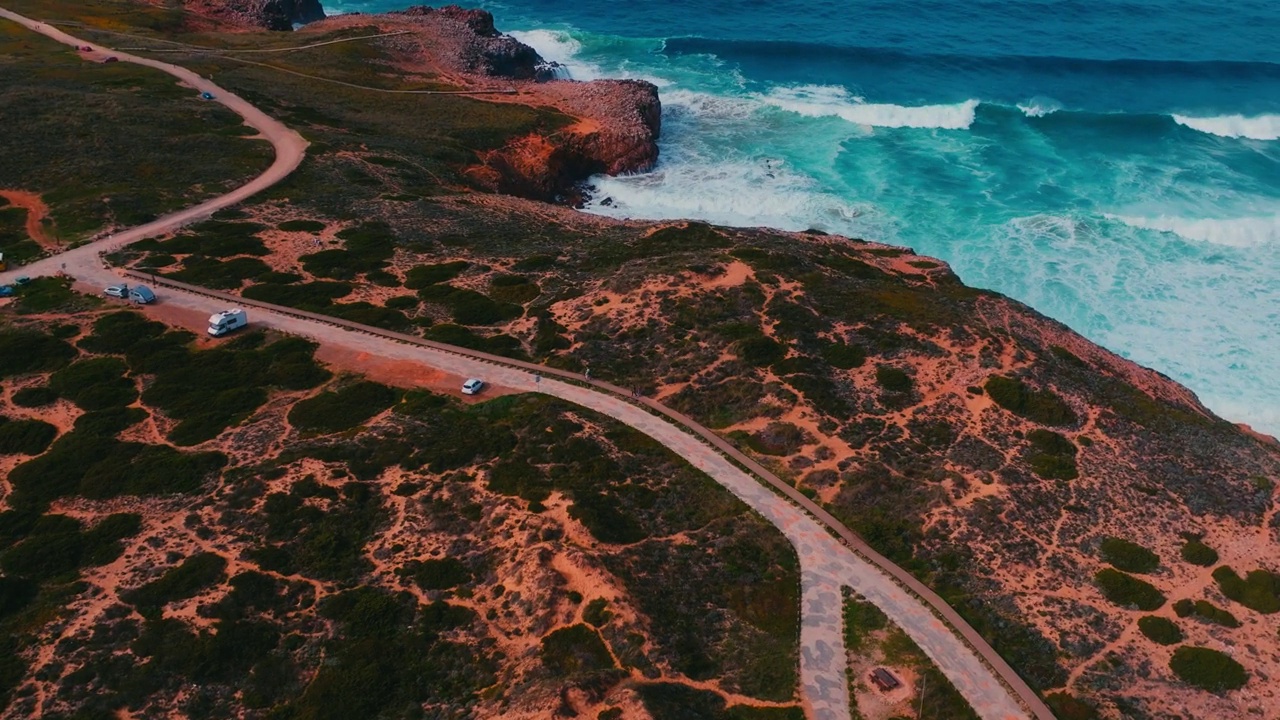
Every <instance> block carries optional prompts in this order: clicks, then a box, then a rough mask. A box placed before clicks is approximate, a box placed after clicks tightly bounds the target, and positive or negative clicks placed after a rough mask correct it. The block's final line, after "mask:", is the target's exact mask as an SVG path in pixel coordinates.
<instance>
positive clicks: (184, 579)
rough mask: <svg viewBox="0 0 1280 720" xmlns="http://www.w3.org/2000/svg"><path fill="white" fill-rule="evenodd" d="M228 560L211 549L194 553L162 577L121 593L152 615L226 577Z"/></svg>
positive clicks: (140, 610)
mask: <svg viewBox="0 0 1280 720" xmlns="http://www.w3.org/2000/svg"><path fill="white" fill-rule="evenodd" d="M226 569H227V561H226V558H223V557H222V556H221V555H218V554H216V553H211V552H205V553H200V554H198V555H193V556H191V557H189V558H187V559H186V560H184V561H183V562H182V564H181V565H178V566H176V567H172V568H170V569H169V570H167V571H166V572H165V574H164V575H161V576H160V577H159V578H157V579H155V580H152V581H151V582H149V583H147V584H146V585H143V586H141V587H139V588H136V589H134V590H128V591H125V592H123V593H121V594H120V598H121V599H122V600H124V601H125V602H127V603H129V604H130V605H133V606H134V607H136V608H138V612H140V613H142V614H143V615H152V614H154V613H157V612H159V611H160V609H161V608H163V607H164V606H165V605H168V604H169V603H171V602H175V601H177V600H185V599H187V598H189V597H193V596H194V595H196V594H197V593H199V592H200V591H201V590H204V589H205V588H207V587H209V586H210V585H214V584H216V583H220V582H222V581H223V580H225V579H226V577H227V575H226Z"/></svg>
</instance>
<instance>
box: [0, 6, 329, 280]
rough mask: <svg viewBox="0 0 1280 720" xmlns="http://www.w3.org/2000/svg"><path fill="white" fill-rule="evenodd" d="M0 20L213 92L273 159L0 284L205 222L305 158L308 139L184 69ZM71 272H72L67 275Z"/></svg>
mask: <svg viewBox="0 0 1280 720" xmlns="http://www.w3.org/2000/svg"><path fill="white" fill-rule="evenodd" d="M0 18H4V19H6V20H12V21H13V22H16V23H18V24H20V25H22V26H24V27H26V28H27V29H29V30H34V31H35V32H38V33H40V34H41V35H44V36H46V37H49V38H51V39H53V40H57V41H58V42H60V43H63V44H66V45H70V46H72V47H89V48H92V51H91V53H89V54H91V55H92V56H95V57H103V56H106V55H111V56H114V57H116V58H119V59H120V60H121V61H124V62H131V63H136V64H138V65H143V66H146V67H149V68H155V69H156V70H160V71H163V72H166V73H168V74H170V75H172V76H174V77H176V78H177V79H178V80H180V81H181V82H182V84H183V85H186V86H188V87H190V88H192V89H193V101H194V95H195V94H198V93H202V92H208V93H212V94H213V96H214V98H215V99H214V102H219V103H221V104H223V105H225V106H226V107H227V108H228V109H230V110H231V111H233V112H235V113H236V114H237V115H239V116H240V117H242V118H244V122H245V124H246V125H248V126H249V127H252V128H253V129H255V130H257V131H258V132H259V133H260V135H261V137H262V138H263V139H265V140H267V141H268V142H270V143H271V145H272V146H273V147H274V148H275V153H276V158H275V161H274V162H272V163H271V167H269V168H267V169H266V171H264V172H263V173H262V174H261V175H259V176H258V177H256V178H254V179H253V180H250V181H249V182H248V183H246V184H244V185H241V186H240V187H238V188H236V189H235V190H232V191H231V192H229V193H227V194H226V195H221V196H219V197H216V198H213V199H211V200H207V201H205V202H202V203H200V204H199V205H195V206H192V207H189V208H186V209H183V210H179V211H177V212H174V213H170V214H169V215H165V216H164V217H161V218H159V219H157V220H153V221H152V222H149V223H147V224H146V225H141V226H139V227H136V228H133V229H130V230H125V231H123V232H119V233H116V234H115V235H111V236H108V237H107V238H105V239H103V240H99V241H98V242H94V243H88V244H86V245H82V246H80V247H78V248H76V249H74V250H68V251H67V252H65V253H62V254H60V255H55V256H53V257H50V258H45V259H44V260H39V261H37V262H34V263H32V264H30V265H25V266H23V267H21V268H17V269H14V270H11V271H10V272H7V273H3V274H0V283H7V282H10V281H12V280H13V278H15V277H17V276H19V275H28V276H32V277H34V276H37V275H53V274H56V273H57V272H58V270H60V269H61V268H62V267H64V266H65V267H66V269H67V272H68V273H72V270H71V268H72V267H75V266H81V265H85V264H92V265H98V253H105V252H111V251H113V250H116V249H118V248H120V247H123V246H124V245H128V244H129V243H132V242H137V241H138V240H141V239H143V238H147V237H154V236H156V235H163V234H165V233H168V232H172V231H174V230H177V229H178V228H180V227H183V226H184V225H189V224H191V223H194V222H197V221H200V220H204V219H206V218H208V217H209V216H210V215H212V214H213V213H215V212H217V211H218V210H221V209H223V208H226V207H231V206H232V205H235V204H237V203H240V202H242V201H244V200H246V199H248V198H249V197H250V196H252V195H254V194H255V193H259V192H262V191H263V190H266V189H267V188H269V187H271V186H272V185H275V184H276V183H278V182H280V181H281V180H283V179H284V178H286V177H287V176H288V175H289V173H291V172H293V171H294V169H296V168H297V167H298V165H299V164H301V163H302V159H303V158H304V157H306V150H307V141H306V140H304V139H303V137H302V136H301V135H299V134H298V133H296V132H294V131H293V130H291V129H289V128H288V127H286V126H285V125H284V124H283V123H281V122H279V121H277V120H276V119H274V118H272V117H270V116H269V115H267V114H266V113H264V112H262V111H261V110H259V109H257V108H256V107H254V106H252V105H250V104H249V103H248V102H246V101H245V100H243V99H242V98H240V97H238V96H236V95H233V94H232V93H230V92H228V91H226V90H224V89H222V88H221V87H218V86H217V85H214V84H213V83H212V82H210V81H208V80H206V79H204V78H202V77H200V76H199V75H197V74H195V73H194V72H191V71H190V70H187V69H186V68H182V67H178V66H177V65H171V64H169V63H164V62H160V61H158V60H151V59H149V58H144V57H138V56H136V55H130V54H128V53H123V52H116V51H114V50H111V49H110V48H104V47H102V46H100V45H95V44H94V43H90V42H85V41H84V40H80V39H78V38H74V37H72V36H70V35H68V34H66V33H64V32H62V31H61V30H59V29H57V28H55V27H53V26H52V25H49V24H48V23H42V22H39V21H36V20H31V19H29V18H25V17H23V16H21V15H18V14H15V13H13V12H10V11H8V10H5V9H3V8H0ZM72 274H74V273H72Z"/></svg>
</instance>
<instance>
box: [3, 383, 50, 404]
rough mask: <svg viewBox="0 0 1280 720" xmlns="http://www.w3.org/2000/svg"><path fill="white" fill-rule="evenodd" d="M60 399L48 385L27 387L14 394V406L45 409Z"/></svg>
mask: <svg viewBox="0 0 1280 720" xmlns="http://www.w3.org/2000/svg"><path fill="white" fill-rule="evenodd" d="M57 399H58V393H56V392H54V391H53V389H52V388H50V387H49V386H47V385H39V386H36V387H25V388H22V389H21V390H18V391H17V392H15V393H14V394H13V404H14V405H17V406H18V407H26V408H33V407H44V406H45V405H49V404H51V403H52V402H53V401H55V400H57Z"/></svg>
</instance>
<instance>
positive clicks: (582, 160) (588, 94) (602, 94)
mask: <svg viewBox="0 0 1280 720" xmlns="http://www.w3.org/2000/svg"><path fill="white" fill-rule="evenodd" d="M370 25H374V26H376V27H378V29H380V30H382V31H383V32H388V33H391V32H399V33H402V34H400V35H395V36H393V37H388V38H385V39H383V40H382V41H381V42H383V43H384V47H387V48H389V49H390V50H391V51H392V53H393V54H394V55H395V56H396V57H397V58H399V59H400V62H401V66H402V68H403V69H404V70H407V71H413V72H419V73H422V72H426V73H430V74H431V75H434V76H437V77H440V78H442V79H444V80H446V81H447V82H448V83H449V84H450V85H453V86H457V87H464V88H468V89H476V90H484V91H500V92H506V91H509V92H510V94H508V95H496V94H495V95H491V96H489V97H490V98H491V99H493V100H495V101H506V102H517V103H520V104H523V105H531V106H550V107H554V108H556V109H557V110H559V111H560V112H562V113H564V114H565V115H568V116H570V118H571V119H572V120H573V121H574V122H569V123H567V124H566V125H565V126H563V127H561V128H557V129H548V130H546V131H539V132H537V133H534V134H529V135H524V136H521V137H517V138H514V139H512V140H511V141H510V142H509V143H508V144H507V145H506V146H505V147H503V148H501V149H500V150H497V151H494V152H489V153H485V154H484V155H483V156H481V157H479V158H477V164H476V165H475V166H474V167H473V168H471V170H470V172H469V175H470V176H471V178H472V179H473V181H475V182H476V183H478V184H479V185H480V186H481V187H483V188H484V189H488V190H492V191H496V192H502V193H506V194H510V195H517V196H520V197H525V198H529V199H533V200H543V201H551V202H565V203H569V204H573V203H574V202H575V200H576V199H577V197H578V193H577V192H576V190H575V187H576V186H577V185H578V183H580V182H581V181H583V180H585V179H586V178H588V177H590V176H591V175H595V174H598V173H608V174H611V175H617V174H621V173H628V172H642V171H645V170H648V169H650V168H652V167H653V165H654V163H656V162H657V159H658V142H657V141H658V135H659V133H660V132H661V129H662V104H661V102H660V100H659V99H658V89H657V88H656V87H655V86H654V85H653V84H652V83H648V82H645V81H642V80H594V81H591V82H577V81H573V80H567V79H557V78H556V77H555V76H556V75H557V74H559V73H557V72H556V70H557V68H556V67H555V66H554V64H552V63H548V62H547V61H546V60H544V59H543V58H542V57H541V56H540V55H538V53H537V51H536V50H534V49H533V48H531V47H529V46H528V45H525V44H524V43H521V42H520V41H519V40H516V39H515V38H513V37H510V36H507V35H503V34H501V33H500V32H498V30H497V29H496V28H495V26H494V22H493V16H492V15H491V14H489V13H488V12H485V11H483V10H467V9H463V8H460V7H457V6H452V5H451V6H446V7H441V8H431V7H426V6H417V7H412V8H409V9H408V10H405V11H402V12H396V13H388V14H386V15H363V16H339V17H334V18H330V19H329V20H326V21H325V22H323V23H318V24H317V25H315V26H314V27H313V28H311V30H313V31H317V32H322V31H325V30H330V29H333V28H336V27H357V26H360V27H368V26H370Z"/></svg>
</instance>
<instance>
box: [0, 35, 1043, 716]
mask: <svg viewBox="0 0 1280 720" xmlns="http://www.w3.org/2000/svg"><path fill="white" fill-rule="evenodd" d="M0 17H4V18H8V19H10V20H14V21H15V22H19V23H21V24H23V25H24V26H26V27H28V28H30V29H32V30H35V31H37V32H40V33H42V34H45V35H47V36H49V37H52V38H54V39H56V40H60V41H61V42H64V43H67V44H69V45H77V46H82V45H85V44H86V43H84V42H82V41H79V40H76V39H75V38H72V37H70V36H68V35H66V34H65V33H62V32H61V31H59V30H57V29H55V28H52V27H50V26H49V25H47V24H44V23H39V22H35V21H32V20H28V19H26V18H22V17H20V16H17V15H14V14H13V13H10V12H8V11H5V10H0ZM96 50H97V51H99V52H108V51H107V50H106V49H104V48H96ZM114 54H115V55H116V56H117V57H119V58H120V59H121V60H124V61H128V62H137V63H139V64H142V65H146V66H148V67H155V68H158V69H161V70H164V71H165V72H168V73H170V74H172V75H175V76H177V77H179V78H180V79H182V80H183V81H184V82H186V83H187V84H189V85H191V86H192V87H195V88H196V89H197V90H199V91H208V92H212V93H214V94H215V95H216V97H217V98H218V101H219V102H222V103H223V104H224V105H226V106H227V107H229V108H231V109H232V110H234V111H236V112H237V113H239V114H240V115H241V116H243V117H244V118H245V121H246V122H247V123H248V124H249V125H251V126H252V127H254V128H257V129H258V130H259V131H260V132H261V133H262V134H263V136H265V137H266V138H267V139H268V140H270V141H271V143H272V144H273V145H274V146H275V148H276V162H275V163H274V164H273V165H272V166H271V168H269V169H268V170H267V171H266V172H265V173H263V174H262V175H261V176H259V177H258V178H255V179H254V180H253V181H251V182H250V183H249V184H248V185H245V186H243V187H241V188H239V189H237V190H235V191H232V192H231V193H228V194H227V195H223V196H222V197H219V198H216V199H213V200H210V201H208V202H205V203H202V204H200V205H197V206H195V207H193V208H189V209H187V210H183V211H180V212H177V213H173V214H171V215H168V216H166V217H164V218H161V219H159V220H157V221H155V222H152V223H148V224H147V225H144V226H141V227H138V228H134V229H132V230H127V231H124V232H121V233H118V234H116V235H114V236H112V237H109V238H107V239H106V240H104V241H101V242H98V243H94V244H92V245H88V246H85V247H82V248H78V249H76V250H72V251H69V252H66V253H63V254H61V255H58V256H55V257H53V258H50V259H48V260H45V261H40V262H37V263H34V264H32V265H28V266H26V267H24V268H22V271H21V272H20V273H15V272H11V273H6V274H4V275H0V282H3V281H4V280H5V279H6V276H13V275H17V274H27V275H37V274H54V273H56V272H58V271H59V270H62V271H63V272H65V273H67V274H68V275H71V276H73V277H75V278H76V279H77V280H78V281H80V282H81V283H85V284H87V285H88V286H89V287H103V286H105V285H109V284H113V283H115V282H118V281H119V276H118V275H117V273H116V272H114V271H113V270H111V269H110V268H108V267H106V266H104V265H103V263H102V262H101V261H100V260H99V258H98V253H99V252H104V251H110V250H114V249H116V248H118V247H121V246H123V245H126V244H128V243H131V242H135V241H137V240H141V239H143V238H146V237H151V236H155V235H160V234H164V233H166V232H170V231H172V230H174V229H176V228H178V227H181V226H182V225H184V224H187V223H190V222H193V221H195V220H199V219H202V218H204V217H207V216H208V215H209V214H211V213H212V212H213V211H215V210H218V209H220V208H224V207H228V206H230V205H233V204H235V203H238V202H240V201H241V200H243V199H245V198H247V197H249V196H250V195H252V194H253V193H255V192H258V191H260V190H262V189H265V188H266V187H269V186H270V185H271V184H273V183H275V182H277V181H278V180H280V179H282V178H283V177H285V176H286V175H288V173H289V172H290V171H292V170H293V169H294V168H295V167H297V165H298V163H300V162H301V160H302V157H303V154H304V150H305V148H306V141H305V140H303V139H302V138H301V136H299V135H298V134H297V133H295V132H293V131H291V130H289V129H288V128H286V127H285V126H283V125H281V124H280V123H278V122H276V121H275V120H273V119H271V118H269V117H267V116H266V115H264V114H263V113H261V112H260V111H258V110H257V109H255V108H253V107H252V106H250V105H249V104H248V103H246V102H244V101H243V100H241V99H240V98H238V97H236V96H234V95H231V94H230V93H228V92H226V91H225V90H222V89H221V88H218V87H217V86H214V85H213V84H212V83H209V82H208V81H205V80H203V79H202V78H199V77H198V76H196V75H195V74H194V73H191V72H189V71H187V70H184V69H182V68H178V67H175V66H173V65H168V64H166V63H160V62H156V61H154V60H148V59H145V58H137V57H134V56H131V55H127V54H124V53H114ZM202 292H204V291H202ZM228 302H240V300H239V299H235V298H227V299H213V298H211V297H209V296H208V294H207V293H205V294H195V293H194V292H180V291H178V290H176V289H169V288H166V289H165V290H163V291H162V293H161V298H160V300H159V302H158V303H157V304H156V305H154V306H147V307H146V309H147V310H149V311H151V312H154V313H156V314H163V315H165V316H167V317H171V318H185V319H186V323H187V324H188V327H191V328H192V329H193V330H195V331H196V332H198V333H202V332H203V327H201V324H202V323H201V320H202V319H203V318H205V317H207V316H208V315H209V314H211V313H212V312H214V311H216V310H218V309H221V307H224V306H225V304H226V303H228ZM244 304H245V305H246V306H248V307H250V308H251V310H250V320H251V322H252V323H253V324H254V325H257V326H260V327H268V328H272V329H275V330H278V331H280V332H285V333H290V334H294V335H299V336H302V337H307V338H310V339H313V340H315V341H317V342H319V343H320V344H321V345H322V346H323V347H324V348H326V352H334V353H338V354H343V355H347V356H348V357H350V354H354V355H355V357H368V358H375V357H376V358H379V359H380V360H379V363H380V364H383V366H384V367H386V368H388V369H390V368H395V372H396V373H400V372H404V369H405V368H407V367H410V366H417V367H420V368H423V370H424V380H425V383H424V384H428V385H429V384H431V380H430V379H428V378H437V377H439V374H443V375H445V376H452V377H454V378H460V377H482V378H484V379H486V380H487V381H488V382H489V383H491V384H493V385H496V386H498V387H501V388H503V389H505V390H510V391H515V392H541V393H546V394H549V395H553V396H555V397H559V398H562V399H564V400H567V401H569V402H572V403H574V404H577V405H581V406H582V407H586V408H590V409H592V410H594V411H596V412H599V413H601V414H604V415H608V416H610V417H612V418H614V419H616V420H618V421H620V422H622V423H624V424H626V425H629V426H631V427H633V428H635V429H637V430H639V431H640V432H643V433H645V434H646V435H648V436H650V437H652V438H654V439H655V440H657V441H658V442H660V443H662V444H663V445H665V446H666V447H668V448H670V449H671V450H672V451H674V452H675V453H677V454H678V455H680V456H681V457H683V458H684V459H685V460H686V461H688V462H689V463H690V464H691V465H693V466H694V467H696V468H697V469H699V470H700V471H702V472H705V473H706V474H707V475H709V476H710V477H712V478H713V479H714V480H716V481H717V482H719V483H720V484H721V485H722V486H724V487H725V488H727V489H728V490H729V491H730V492H732V493H733V494H734V495H736V496H737V497H738V498H740V499H741V500H742V501H743V502H745V503H746V504H747V505H749V506H750V507H751V508H753V509H754V510H755V511H756V512H758V513H759V514H760V515H761V516H762V517H764V518H765V519H766V520H768V521H769V522H770V523H771V524H773V525H774V526H775V527H777V528H778V529H779V530H781V531H782V533H783V534H784V535H785V536H786V537H787V539H788V540H789V541H790V542H791V543H792V545H793V546H794V547H795V548H796V553H797V555H798V557H799V559H800V565H801V590H802V594H801V608H800V610H801V612H800V614H801V630H800V685H801V688H800V689H801V693H800V694H801V699H802V701H803V703H804V706H805V710H806V715H808V717H810V718H812V719H813V720H848V718H849V717H850V712H849V693H848V683H847V680H846V666H847V661H846V656H845V649H844V639H843V628H842V624H843V623H842V612H841V611H842V595H841V587H842V586H849V587H851V588H853V589H854V590H855V591H856V592H857V593H858V594H860V595H862V596H863V597H865V598H867V599H868V600H869V601H870V602H872V603H874V604H875V605H877V606H878V607H880V608H881V609H882V610H883V611H884V612H885V614H886V615H888V617H889V618H890V619H892V620H893V621H894V622H895V623H897V624H898V626H899V627H901V628H902V629H903V630H904V631H905V632H906V633H907V634H908V635H909V636H910V637H911V638H912V639H913V640H915V641H916V643H917V644H918V645H919V646H920V647H921V649H922V650H924V652H925V654H926V655H928V656H929V657H930V659H932V660H933V662H934V663H935V664H936V665H937V666H938V668H939V669H940V670H941V671H942V673H943V674H945V675H946V676H947V677H948V678H949V679H950V680H951V681H952V683H953V684H955V686H956V688H957V689H958V690H959V691H960V693H961V694H963V695H964V697H965V698H966V699H967V700H968V701H969V702H970V704H971V705H972V706H973V708H974V710H975V711H976V712H977V713H978V715H979V716H981V717H982V718H984V719H986V720H1009V719H1012V718H1029V717H1036V718H1040V719H1042V720H1052V718H1053V715H1052V713H1050V712H1049V710H1048V708H1047V707H1046V706H1045V705H1044V703H1043V702H1041V701H1040V700H1039V698H1038V697H1037V696H1036V694H1035V693H1034V692H1033V691H1032V690H1031V689H1030V688H1029V687H1028V686H1027V685H1026V684H1025V683H1024V682H1023V681H1022V680H1021V678H1019V677H1018V675H1017V673H1016V672H1014V671H1013V669H1012V668H1010V667H1009V665H1008V664H1007V663H1005V662H1004V660H1003V659H1001V658H1000V657H999V655H997V654H996V653H995V651H994V650H992V649H991V647H990V646H988V645H987V644H986V643H985V642H984V641H983V640H982V638H981V637H980V636H978V635H977V633H976V632H975V631H974V630H973V629H972V628H970V627H969V626H968V625H967V624H965V623H964V622H963V620H961V619H960V618H959V616H958V615H957V614H956V613H955V611H954V610H953V609H952V608H950V607H948V606H947V605H946V604H945V603H943V602H942V600H941V599H940V598H938V597H937V596H936V595H934V594H933V593H932V592H930V591H929V590H928V589H927V588H925V587H924V586H923V585H922V584H920V583H919V581H917V580H915V579H914V578H912V577H911V576H910V575H908V574H907V573H906V571H904V570H902V569H901V568H899V567H897V566H896V565H893V564H892V563H889V562H888V560H886V559H884V558H883V557H881V556H879V555H878V554H876V553H875V552H874V551H873V550H871V548H870V547H868V546H866V543H865V542H862V541H861V539H860V538H857V537H856V536H854V535H853V534H852V533H851V532H849V531H848V529H847V528H845V527H844V526H843V525H841V524H840V523H839V522H838V521H837V520H836V519H835V518H833V517H831V516H830V515H829V514H828V513H826V512H825V511H824V510H822V508H820V507H818V506H817V505H815V504H814V503H812V502H811V501H809V500H808V499H807V498H805V497H804V496H802V495H800V494H799V493H798V492H797V491H796V490H795V488H793V487H791V486H789V485H787V484H785V483H784V482H783V481H781V480H780V479H778V478H777V477H775V476H774V475H772V474H771V473H769V472H768V471H767V470H765V469H764V468H763V467H761V466H759V465H758V464H757V463H755V462H754V461H752V460H751V459H749V458H747V457H746V456H744V455H742V454H741V453H739V452H738V451H736V450H735V449H733V448H732V447H731V446H729V445H728V444H727V443H725V442H724V441H723V440H722V439H721V438H719V437H718V436H716V435H715V434H714V433H712V432H711V431H709V430H707V429H706V428H703V427H701V426H700V425H697V424H696V423H694V422H693V421H692V420H690V419H688V418H686V417H684V416H681V415H678V414H676V413H674V412H672V411H670V410H669V409H667V408H665V407H663V406H661V405H660V404H658V403H657V402H654V401H652V400H644V401H643V404H644V405H647V406H648V407H647V408H646V407H643V406H642V405H640V404H636V403H635V402H633V401H631V400H628V399H625V398H626V395H627V392H626V391H625V390H622V389H621V388H615V387H613V386H610V385H607V384H605V383H599V382H592V383H587V384H584V383H583V382H582V380H583V379H582V378H580V377H577V376H569V374H567V373H565V374H564V375H565V376H566V379H557V378H556V377H555V375H556V374H557V373H556V371H553V370H551V369H546V368H539V367H536V366H531V365H528V364H524V365H521V364H519V363H515V362H513V361H509V360H505V359H501V358H488V359H482V358H480V357H476V356H475V354H474V353H470V351H465V350H462V349H460V348H448V347H447V346H436V347H425V346H423V345H421V344H409V343H407V342H404V341H398V340H396V339H392V338H391V337H387V336H386V334H385V333H382V331H378V330H375V329H373V328H364V327H357V328H354V331H353V330H349V329H344V328H342V327H338V326H336V325H334V324H332V323H331V322H329V321H324V320H318V319H307V318H303V317H299V316H297V315H296V314H294V313H288V314H286V313H282V312H271V311H268V310H264V309H261V308H257V307H254V306H253V303H244ZM428 373H432V375H428ZM664 416H665V417H664ZM668 418H669V419H668ZM730 458H733V459H732V460H730ZM735 463H736V464H735ZM741 467H747V468H749V469H750V470H751V471H752V472H753V473H755V474H756V475H758V476H759V477H760V478H763V479H764V480H765V482H766V483H768V484H769V486H767V485H765V484H762V483H761V482H760V481H759V480H757V478H756V477H753V476H752V475H749V474H748V473H747V472H745V471H743V470H742V469H741ZM770 486H772V489H771V487H770ZM783 495H785V496H786V497H783ZM833 532H834V533H837V534H839V535H840V538H839V539H838V538H837V537H836V536H835V535H833ZM855 549H856V550H857V551H856V552H855ZM908 588H909V589H908ZM941 617H945V618H947V622H943V620H942V619H940V618H941Z"/></svg>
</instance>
